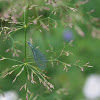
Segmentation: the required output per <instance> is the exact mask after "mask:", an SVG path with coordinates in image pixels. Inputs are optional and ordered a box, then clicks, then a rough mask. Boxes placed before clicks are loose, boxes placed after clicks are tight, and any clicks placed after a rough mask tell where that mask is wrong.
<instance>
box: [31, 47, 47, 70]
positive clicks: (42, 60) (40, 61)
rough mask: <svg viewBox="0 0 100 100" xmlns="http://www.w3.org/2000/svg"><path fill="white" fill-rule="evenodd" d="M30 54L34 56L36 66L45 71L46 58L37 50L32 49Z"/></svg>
mask: <svg viewBox="0 0 100 100" xmlns="http://www.w3.org/2000/svg"><path fill="white" fill-rule="evenodd" d="M32 53H33V55H34V59H35V61H36V63H37V65H38V67H39V68H41V69H45V68H46V66H47V64H46V57H45V56H44V54H42V53H41V52H40V51H39V50H38V49H36V48H32Z"/></svg>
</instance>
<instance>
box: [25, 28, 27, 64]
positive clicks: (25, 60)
mask: <svg viewBox="0 0 100 100" xmlns="http://www.w3.org/2000/svg"><path fill="white" fill-rule="evenodd" d="M26 31H27V28H25V63H26V62H27V50H26Z"/></svg>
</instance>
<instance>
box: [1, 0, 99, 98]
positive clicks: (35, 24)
mask: <svg viewBox="0 0 100 100" xmlns="http://www.w3.org/2000/svg"><path fill="white" fill-rule="evenodd" d="M50 1H51V2H50ZM50 1H49V0H45V1H42V0H31V1H29V6H30V10H29V15H28V17H29V20H28V21H29V26H28V28H27V41H32V44H33V45H35V46H39V50H40V51H41V52H43V54H44V55H45V56H46V57H47V59H48V60H49V58H50V57H54V56H52V55H53V52H46V51H47V50H51V47H52V48H53V51H54V52H56V53H57V55H58V54H59V53H61V51H62V50H63V47H64V42H65V50H66V51H69V52H71V53H72V54H71V55H69V56H68V57H66V56H61V57H60V58H59V60H60V61H62V62H65V63H68V64H71V65H72V66H71V67H68V72H66V71H63V68H64V65H62V64H59V65H57V64H56V63H55V62H54V63H53V66H52V64H51V63H52V62H48V66H47V68H46V69H45V70H46V71H47V72H48V73H46V75H47V76H50V77H51V78H52V79H50V80H49V81H50V82H51V83H52V84H53V85H54V87H55V89H54V90H53V92H50V91H48V90H47V89H46V88H45V87H44V86H43V85H42V84H39V82H38V84H34V85H33V84H29V89H30V91H31V94H30V95H29V97H30V100H33V98H34V97H35V96H37V95H38V97H37V99H36V100H86V99H85V96H84V94H83V87H84V84H85V81H86V78H87V77H88V76H89V75H90V74H99V73H100V68H99V65H100V28H99V27H100V13H99V9H100V6H99V5H100V1H99V0H91V1H88V0H50ZM49 3H50V4H49ZM24 5H26V6H27V5H28V2H27V1H24V0H17V1H16V0H4V1H3V0H2V1H0V17H1V19H0V25H1V28H0V31H1V32H0V55H2V56H4V57H8V58H12V59H17V60H21V61H23V60H24V38H25V37H24V28H23V21H24ZM31 5H33V8H31ZM72 8H74V10H76V9H77V11H74V10H73V9H72ZM40 15H42V17H40V18H38V17H39V16H40ZM48 17H49V18H48ZM9 22H14V23H9ZM17 22H20V23H18V24H16V23H17ZM48 25H49V26H48ZM4 27H9V28H10V29H13V28H16V29H17V31H13V32H11V33H10V34H11V37H7V38H6V36H7V34H8V32H9V31H10V29H8V30H7V29H6V28H4ZM18 28H20V29H18ZM2 30H3V31H2ZM70 40H74V41H73V42H72V44H73V46H70V45H69V43H70V42H69V41H70ZM9 48H13V49H14V50H17V49H18V50H21V53H18V54H19V57H16V56H15V57H14V55H13V52H11V51H9V52H6V50H7V49H9ZM31 54H32V53H31V50H30V49H29V46H28V45H27V55H29V56H30V55H31ZM77 60H80V62H79V65H80V66H82V65H84V64H86V63H87V62H90V65H91V66H93V68H89V67H84V71H81V69H80V68H79V67H76V66H75V65H74V63H75V62H76V61H77ZM12 65H16V62H13V61H9V60H4V61H0V72H1V73H2V72H5V70H7V69H9V68H11V66H12ZM19 71H20V69H19V70H16V71H15V72H14V73H12V74H11V75H8V76H7V77H5V78H2V74H0V76H1V78H0V90H1V91H3V92H5V91H9V90H15V91H17V92H18V95H19V97H20V98H22V100H25V98H26V97H25V91H24V89H22V91H20V92H19V89H20V87H21V86H22V85H23V84H24V81H25V79H26V72H25V71H24V72H22V73H21V75H20V76H19V77H18V78H17V80H16V81H15V83H13V84H12V80H13V79H14V77H15V76H16V74H17V73H18V72H19ZM37 81H38V80H37Z"/></svg>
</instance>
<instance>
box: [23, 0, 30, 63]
mask: <svg viewBox="0 0 100 100" xmlns="http://www.w3.org/2000/svg"><path fill="white" fill-rule="evenodd" d="M28 12H29V0H28V7H27V6H26V7H25V9H24V27H25V63H27V48H26V33H27V23H28Z"/></svg>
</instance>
